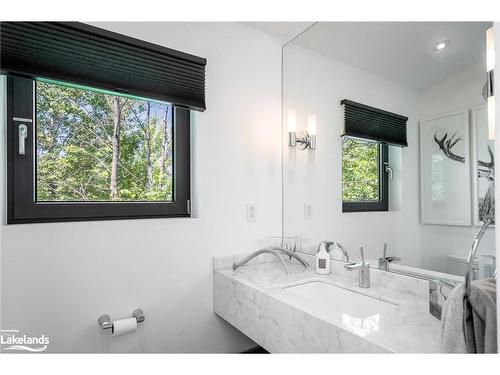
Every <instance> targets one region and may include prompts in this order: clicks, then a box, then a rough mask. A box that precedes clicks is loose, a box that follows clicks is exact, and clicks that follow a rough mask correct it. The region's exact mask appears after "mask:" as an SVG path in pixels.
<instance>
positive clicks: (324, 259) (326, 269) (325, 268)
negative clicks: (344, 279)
mask: <svg viewBox="0 0 500 375" xmlns="http://www.w3.org/2000/svg"><path fill="white" fill-rule="evenodd" d="M321 245H323V243H321V244H320V245H319V248H318V252H317V253H316V273H319V274H320V275H328V274H329V273H330V254H328V252H327V251H326V245H325V246H321Z"/></svg>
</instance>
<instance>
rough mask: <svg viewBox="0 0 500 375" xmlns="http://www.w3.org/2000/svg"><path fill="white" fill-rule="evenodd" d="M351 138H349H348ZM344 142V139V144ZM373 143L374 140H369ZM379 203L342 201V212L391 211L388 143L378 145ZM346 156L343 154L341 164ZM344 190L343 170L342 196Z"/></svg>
mask: <svg viewBox="0 0 500 375" xmlns="http://www.w3.org/2000/svg"><path fill="white" fill-rule="evenodd" d="M348 138H349V137H348ZM343 141H344V140H343V139H342V142H343ZM367 141H370V142H373V141H372V140H367ZM378 155H379V160H378V180H379V183H378V187H379V194H378V196H379V200H378V201H344V200H343V199H342V212H372V211H389V176H388V173H387V171H386V166H388V165H389V146H388V145H387V144H386V143H380V142H379V143H378ZM343 158H344V155H343V154H342V158H341V162H343ZM343 189H344V172H343V170H342V194H343Z"/></svg>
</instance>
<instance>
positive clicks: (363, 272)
mask: <svg viewBox="0 0 500 375" xmlns="http://www.w3.org/2000/svg"><path fill="white" fill-rule="evenodd" d="M359 252H360V253H361V263H349V264H346V265H345V266H344V268H345V269H346V270H348V271H354V270H359V286H360V287H361V288H369V287H370V264H368V263H366V262H365V252H364V251H363V246H360V247H359Z"/></svg>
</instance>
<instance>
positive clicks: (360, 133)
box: [340, 99, 408, 147]
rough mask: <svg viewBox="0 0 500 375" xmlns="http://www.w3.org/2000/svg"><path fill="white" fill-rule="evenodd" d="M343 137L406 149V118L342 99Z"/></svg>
mask: <svg viewBox="0 0 500 375" xmlns="http://www.w3.org/2000/svg"><path fill="white" fill-rule="evenodd" d="M340 103H341V105H342V106H343V110H344V134H343V135H344V136H349V137H356V138H363V139H370V140H373V141H378V142H382V143H387V144H391V145H396V146H401V147H407V146H408V142H407V139H406V124H407V121H408V117H405V116H401V115H398V114H396V113H391V112H387V111H384V110H381V109H378V108H374V107H370V106H367V105H365V104H361V103H356V102H353V101H351V100H347V99H344V100H342V101H341V102H340Z"/></svg>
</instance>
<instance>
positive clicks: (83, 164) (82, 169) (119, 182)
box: [7, 77, 190, 223]
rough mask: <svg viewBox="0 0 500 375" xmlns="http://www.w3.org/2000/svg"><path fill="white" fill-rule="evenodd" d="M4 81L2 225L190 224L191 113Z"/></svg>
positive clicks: (77, 89)
mask: <svg viewBox="0 0 500 375" xmlns="http://www.w3.org/2000/svg"><path fill="white" fill-rule="evenodd" d="M7 82H8V83H7V85H8V89H7V90H8V117H9V122H8V123H9V129H8V132H9V134H8V140H9V142H8V147H9V151H8V157H9V161H8V173H9V181H10V182H9V185H8V190H9V191H8V196H9V215H8V221H9V223H26V222H44V221H72V220H95V219H120V218H143V217H171V216H175V217H178V216H189V196H190V184H189V174H190V167H189V165H190V164H189V154H190V150H189V146H190V144H189V143H190V142H189V110H186V109H179V108H175V107H173V106H172V105H170V104H167V103H163V102H157V101H149V100H147V99H144V98H136V97H131V96H125V95H123V96H122V95H116V94H114V93H110V92H104V91H102V90H94V89H92V88H89V87H81V86H74V85H67V84H64V83H61V82H55V81H42V80H37V81H34V80H30V79H25V78H18V77H8V81H7Z"/></svg>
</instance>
